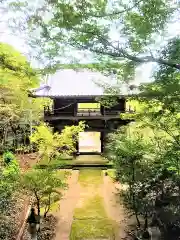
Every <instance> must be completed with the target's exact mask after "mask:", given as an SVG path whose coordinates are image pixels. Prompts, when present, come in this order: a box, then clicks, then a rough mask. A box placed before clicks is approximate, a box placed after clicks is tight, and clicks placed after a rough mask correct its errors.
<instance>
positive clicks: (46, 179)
mask: <svg viewBox="0 0 180 240" xmlns="http://www.w3.org/2000/svg"><path fill="white" fill-rule="evenodd" d="M66 176H67V174H65V175H63V177H62V176H60V175H58V174H57V173H56V171H49V170H46V169H44V170H42V169H32V170H30V171H28V172H26V173H25V174H24V175H22V179H21V182H22V186H23V187H25V188H26V189H27V190H28V191H29V194H33V197H34V198H35V200H36V201H35V202H36V206H37V209H38V214H39V215H40V210H41V209H43V210H44V213H43V214H44V216H45V217H46V214H47V213H48V211H49V210H50V208H51V205H52V204H53V203H54V202H56V201H57V199H59V198H60V197H61V192H60V190H62V189H64V188H66V187H67V184H66V183H65V179H66Z"/></svg>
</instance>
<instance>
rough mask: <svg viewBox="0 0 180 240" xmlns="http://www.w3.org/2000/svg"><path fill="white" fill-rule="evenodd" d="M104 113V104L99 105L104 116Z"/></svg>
mask: <svg viewBox="0 0 180 240" xmlns="http://www.w3.org/2000/svg"><path fill="white" fill-rule="evenodd" d="M104 113H105V109H104V106H101V115H103V116H104Z"/></svg>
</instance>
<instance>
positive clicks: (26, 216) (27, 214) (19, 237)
mask: <svg viewBox="0 0 180 240" xmlns="http://www.w3.org/2000/svg"><path fill="white" fill-rule="evenodd" d="M30 210H31V205H29V206H28V208H27V212H26V215H25V219H24V221H23V224H22V226H21V228H20V230H19V233H18V235H17V238H16V240H21V239H22V236H23V234H24V229H25V227H26V220H27V218H28V216H29V213H30Z"/></svg>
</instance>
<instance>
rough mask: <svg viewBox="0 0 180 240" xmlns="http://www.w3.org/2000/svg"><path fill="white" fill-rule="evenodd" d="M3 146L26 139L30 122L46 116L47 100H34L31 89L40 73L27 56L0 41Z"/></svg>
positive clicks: (1, 134)
mask: <svg viewBox="0 0 180 240" xmlns="http://www.w3.org/2000/svg"><path fill="white" fill-rule="evenodd" d="M0 59H1V60H0V89H1V90H0V116H1V121H0V148H1V150H2V151H3V150H4V149H5V148H8V147H10V145H12V142H11V141H12V140H11V139H14V140H13V141H14V147H15V148H16V147H17V142H18V141H23V144H24V142H25V139H27V138H28V134H29V132H30V125H31V124H32V123H37V122H38V121H39V118H40V117H41V116H42V112H43V111H42V110H43V103H44V100H39V99H30V98H29V97H28V93H29V90H30V89H31V88H34V87H36V86H37V84H38V75H37V72H36V71H35V70H33V69H32V68H31V66H30V64H29V63H28V62H27V60H26V58H25V57H24V56H23V55H22V54H20V53H19V52H18V51H16V50H15V49H14V48H13V47H11V46H10V45H8V44H5V43H0Z"/></svg>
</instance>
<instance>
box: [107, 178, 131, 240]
mask: <svg viewBox="0 0 180 240" xmlns="http://www.w3.org/2000/svg"><path fill="white" fill-rule="evenodd" d="M121 187H122V186H121V185H120V184H115V183H114V182H113V181H112V179H111V178H110V177H109V176H104V177H103V186H102V194H103V198H104V204H105V208H106V211H107V214H108V216H109V217H110V218H111V219H113V220H114V221H115V222H116V224H117V226H116V231H115V239H117V240H120V239H125V237H126V236H127V234H126V231H127V225H128V224H129V219H127V213H126V210H125V208H124V207H123V204H122V202H120V197H119V195H118V190H119V189H120V188H121Z"/></svg>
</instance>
